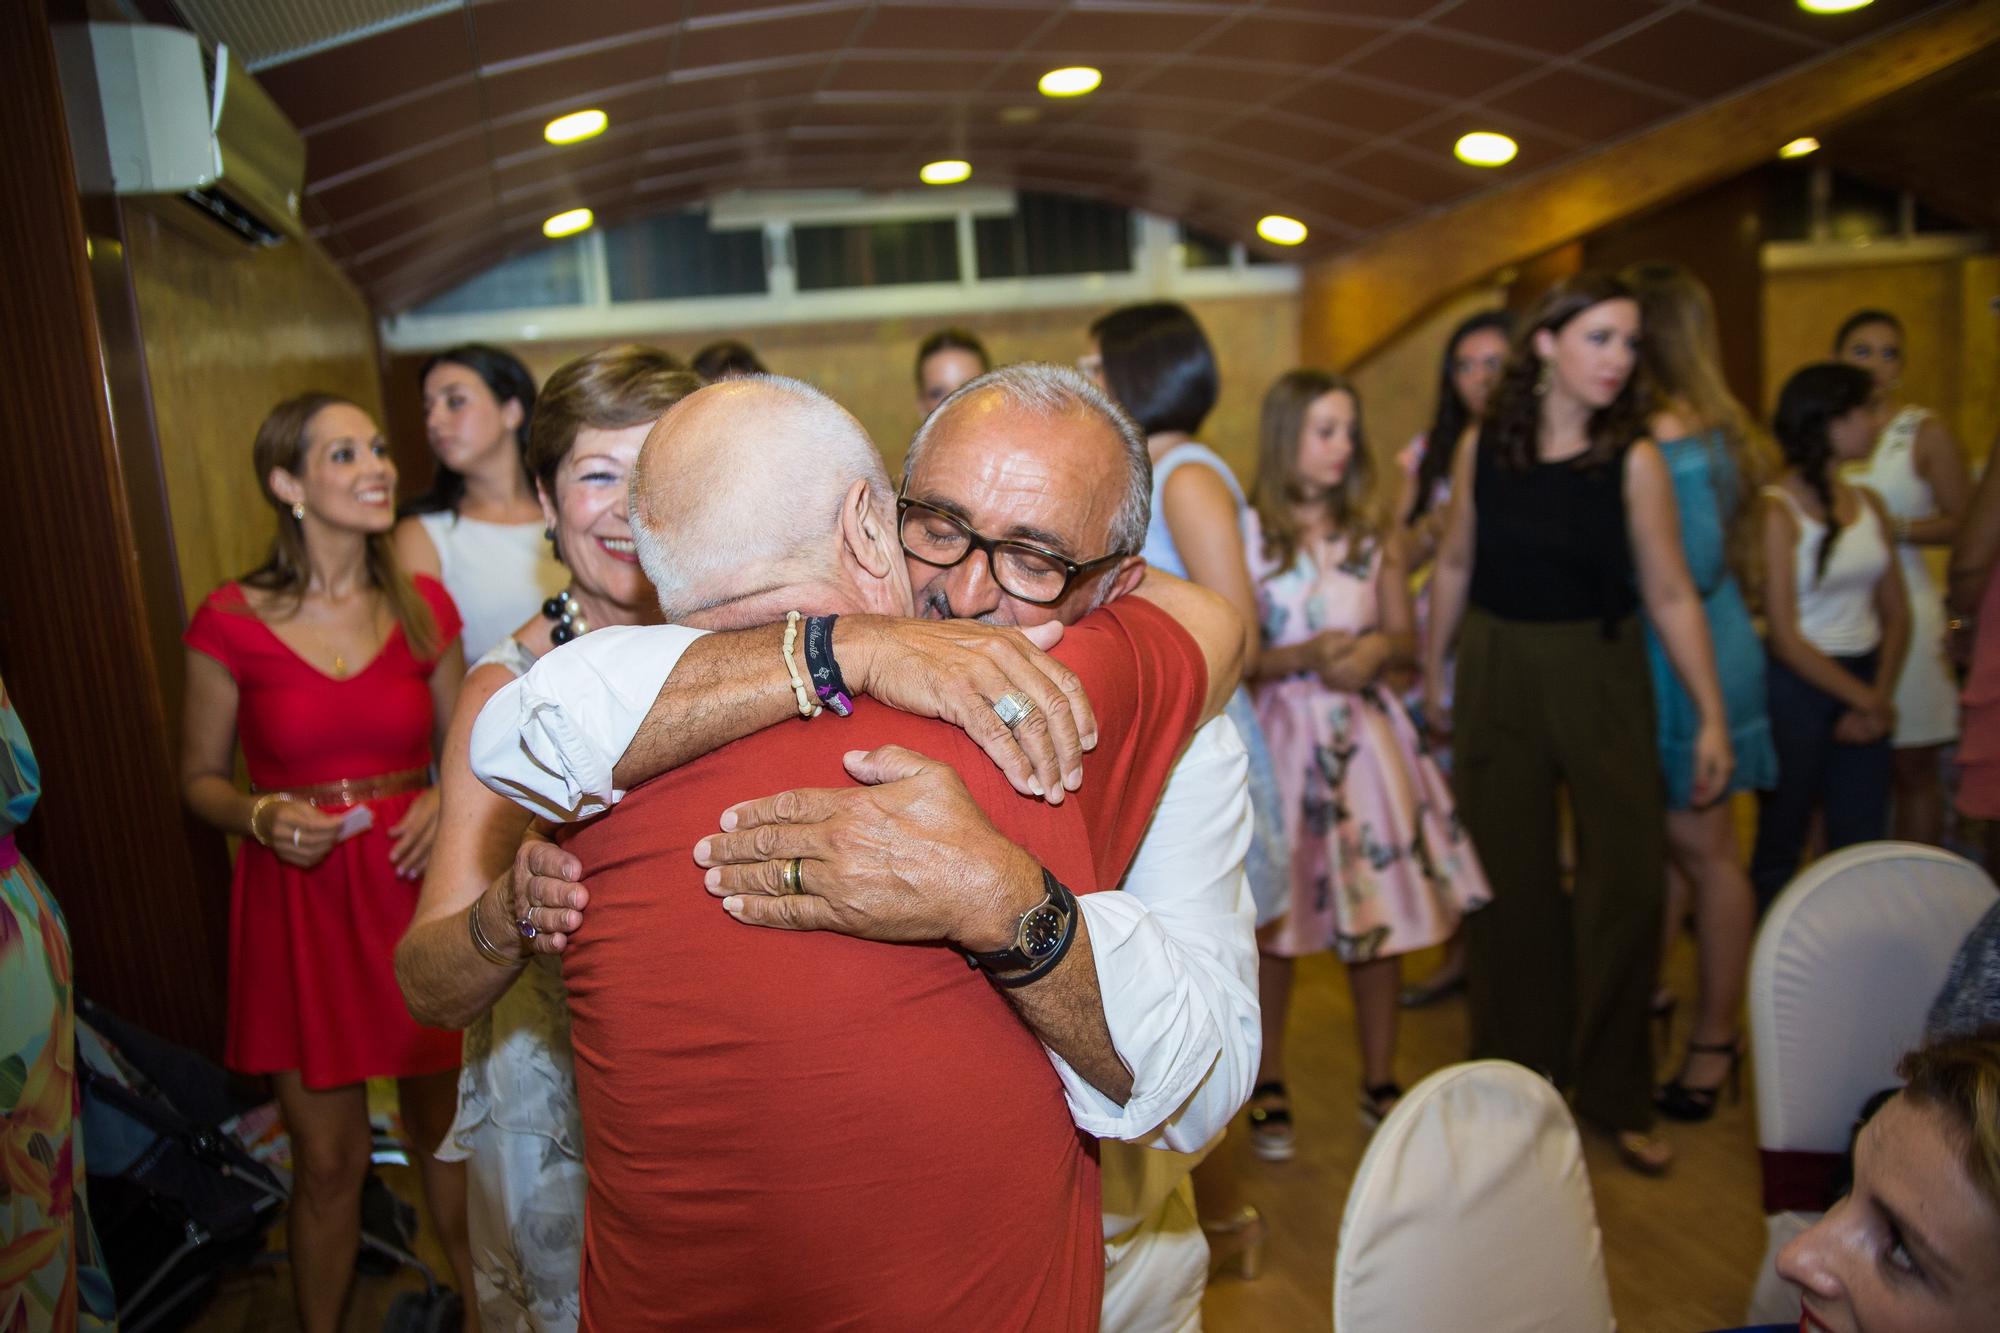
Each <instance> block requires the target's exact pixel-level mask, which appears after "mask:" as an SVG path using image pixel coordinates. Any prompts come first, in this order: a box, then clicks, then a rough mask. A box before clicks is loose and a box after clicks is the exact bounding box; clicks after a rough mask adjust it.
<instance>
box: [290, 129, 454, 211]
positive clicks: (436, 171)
mask: <svg viewBox="0 0 2000 1333" xmlns="http://www.w3.org/2000/svg"><path fill="white" fill-rule="evenodd" d="M491 170H492V169H491V167H490V166H489V165H488V163H487V160H486V152H485V149H484V148H483V147H477V148H473V147H468V146H466V145H464V144H454V143H447V144H437V145H434V146H431V147H428V148H424V149H421V150H419V151H417V152H415V153H412V154H410V155H409V156H408V157H405V158H402V159H401V160H398V161H394V162H387V163H384V164H383V165H381V166H380V167H378V168H377V169H375V170H372V171H369V172H367V173H365V174H363V175H359V176H355V177H353V178H351V179H348V180H344V181H341V182H339V183H337V184H332V185H328V184H325V183H323V182H321V181H316V180H313V181H308V182H307V184H306V193H307V194H309V195H311V196H312V197H313V198H315V199H317V200H318V201H319V204H320V206H321V207H322V208H324V209H326V210H327V212H328V213H330V214H332V215H334V216H336V217H338V216H340V215H341V214H343V213H354V212H360V211H362V210H363V209H367V208H371V207H373V206H375V205H377V204H380V203H383V202H384V201H386V200H390V199H394V198H395V197H396V196H397V195H398V194H401V193H403V192H404V191H417V190H422V189H424V188H425V187H427V186H429V185H431V184H432V183H434V182H436V181H438V180H442V179H443V178H445V177H447V176H466V175H468V174H470V173H475V172H476V173H478V175H479V176H480V177H489V176H490V173H491Z"/></svg>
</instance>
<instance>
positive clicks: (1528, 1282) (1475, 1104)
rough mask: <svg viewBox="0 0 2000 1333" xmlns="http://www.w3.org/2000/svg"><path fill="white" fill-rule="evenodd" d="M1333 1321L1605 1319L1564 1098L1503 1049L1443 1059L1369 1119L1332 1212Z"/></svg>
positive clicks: (1587, 1205)
mask: <svg viewBox="0 0 2000 1333" xmlns="http://www.w3.org/2000/svg"><path fill="white" fill-rule="evenodd" d="M1333 1324H1334V1328H1335V1330H1336V1333H1409V1331H1410V1330H1415V1329H1422V1330H1424V1331H1425V1333H1457V1331H1458V1330H1464V1331H1465V1333H1474V1331H1475V1330H1476V1331H1477V1333H1515V1331H1518V1333H1608V1330H1610V1329H1612V1328H1614V1327H1615V1326H1616V1325H1615V1321H1614V1320H1613V1319H1612V1315H1611V1291H1610V1288H1609V1286H1608V1285H1607V1283H1606V1281H1605V1277H1604V1245H1603V1237H1602V1236H1601V1235H1600V1234H1599V1232H1598V1229H1597V1208H1596V1205H1595V1204H1594V1203H1593V1201H1592V1199H1591V1193H1590V1179H1589V1177H1588V1176H1587V1175H1586V1174H1585V1172H1584V1165H1583V1145H1582V1144H1581V1143H1580V1142H1579V1141H1578V1139H1577V1133H1576V1122H1575V1121H1573V1120H1572V1119H1571V1118H1570V1114H1569V1108H1568V1107H1567V1106H1565V1105H1564V1104H1563V1100H1562V1097H1561V1096H1560V1095H1559V1094H1558V1093H1557V1092H1556V1090H1555V1089H1554V1088H1552V1087H1550V1086H1549V1084H1548V1083H1547V1082H1546V1081H1545V1080H1543V1079H1541V1078H1540V1077H1538V1076H1536V1075H1535V1074H1533V1073H1531V1072H1529V1071H1528V1070H1526V1069H1524V1068H1522V1067H1521V1066H1520V1065H1517V1064H1511V1063H1509V1062H1507V1061H1505V1060H1480V1061H1475V1062H1473V1063H1471V1064H1463V1065H1454V1066H1452V1067H1451V1068H1449V1069H1443V1070H1440V1071H1439V1072H1437V1073H1435V1074H1433V1075H1431V1076H1430V1077H1429V1078H1427V1079H1425V1080H1424V1081H1423V1082H1421V1083H1419V1084H1418V1085H1417V1086H1416V1087H1414V1088H1412V1089H1411V1090H1410V1092H1409V1095H1408V1096H1406V1097H1404V1098H1403V1100H1402V1101H1401V1102H1399V1103H1398V1104H1397V1106H1396V1109H1395V1110H1394V1111H1392V1112H1390V1113H1389V1116H1388V1118H1387V1119H1386V1120H1384V1121H1383V1122H1382V1126H1381V1128H1380V1129H1378V1130H1376V1132H1375V1138H1374V1140H1373V1142H1371V1143H1370V1144H1369V1145H1368V1152H1367V1154H1366V1155H1365V1156H1363V1157H1362V1159H1361V1167H1360V1169H1359V1171H1357V1172H1356V1174H1355V1177H1354V1186H1353V1188H1352V1190H1351V1191H1350V1192H1349V1194H1348V1196H1347V1207H1346V1210H1345V1212H1344V1213H1343V1215H1342V1217H1341V1221H1340V1249H1339V1253H1338V1254H1337V1255H1336V1257H1335V1260H1334V1271H1333Z"/></svg>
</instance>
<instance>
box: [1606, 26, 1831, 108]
mask: <svg viewBox="0 0 2000 1333" xmlns="http://www.w3.org/2000/svg"><path fill="white" fill-rule="evenodd" d="M1814 54H1815V53H1814V52H1813V51H1812V49H1811V48H1809V47H1805V46H1801V45H1800V44H1799V43H1797V42H1795V41H1792V40H1790V39H1788V38H1784V37H1777V36H1772V35H1768V34H1765V33H1761V32H1756V31H1753V30H1751V29H1748V28H1745V27H1742V26H1740V25H1738V24H1734V23H1730V22H1728V21H1726V20H1724V19H1719V18H1712V17H1710V16H1709V15H1707V14H1703V13H1699V12H1697V11H1694V10H1683V11H1682V12H1680V13H1677V14H1670V15H1668V16H1667V17H1666V18H1663V19H1661V20H1660V21H1659V22H1658V23H1655V24H1653V25H1652V26H1651V27H1649V28H1647V29H1645V30H1644V31H1642V32H1638V33H1634V34H1633V35H1632V36H1630V37H1626V38H1624V39H1622V40H1620V41H1617V42H1614V43H1612V44H1611V45H1610V46H1607V47H1605V48H1604V49H1603V50H1601V51H1597V52H1594V53H1592V55H1591V56H1590V61H1589V63H1590V64H1592V65H1595V66H1598V67H1600V68H1602V69H1608V70H1611V71H1613V72H1614V73H1618V74H1623V75H1625V76H1626V77H1627V78H1632V79H1638V80H1640V81H1641V82H1643V83H1650V84H1654V85H1656V86H1658V87H1661V88H1665V89H1668V90H1670V91H1672V92H1678V93H1685V94H1687V95H1688V96H1690V97H1699V98H1704V99H1706V98H1712V97H1720V96H1722V95H1723V94H1725V93H1727V92H1730V91H1731V90H1733V89H1735V88H1739V87H1741V86H1742V85H1744V84H1746V83H1751V82H1754V81H1756V80H1759V79H1764V78H1769V77H1770V76H1771V75H1773V74H1776V73H1778V72H1780V71H1781V70H1784V69H1786V68H1787V67H1789V66H1791V65H1793V64H1796V63H1798V62H1799V61H1801V60H1805V59H1810V58H1811V57H1812V56H1813V55H1814Z"/></svg>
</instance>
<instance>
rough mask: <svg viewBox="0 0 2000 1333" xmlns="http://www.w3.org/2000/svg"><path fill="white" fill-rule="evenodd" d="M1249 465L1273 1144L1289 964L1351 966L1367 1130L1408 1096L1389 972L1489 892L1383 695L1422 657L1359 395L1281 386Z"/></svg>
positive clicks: (1299, 376)
mask: <svg viewBox="0 0 2000 1333" xmlns="http://www.w3.org/2000/svg"><path fill="white" fill-rule="evenodd" d="M1259 449H1260V451H1259V456H1258V469H1257V483H1256V488H1255V491H1254V493H1253V495H1252V505H1253V507H1254V512H1253V513H1252V514H1251V515H1250V518H1249V522H1248V524H1247V529H1248V530H1247V532H1246V533H1245V543H1246V545H1247V547H1248V554H1249V557H1250V570H1251V574H1252V575H1253V577H1254V578H1255V580H1256V584H1257V600H1258V610H1259V613H1260V617H1261V619H1262V622H1263V626H1262V627H1263V639H1264V648H1263V651H1262V652H1261V653H1260V654H1259V655H1258V659H1257V666H1256V676H1257V688H1256V702H1257V717H1258V721H1259V722H1261V723H1262V724H1263V727H1264V735H1265V738H1266V739H1267V740H1268V741H1269V743H1270V747H1271V758H1272V763H1273V765H1274V767H1275V768H1276V770H1277V776H1278V786H1279V788H1280V789H1281V790H1282V792H1283V793H1284V797H1285V826H1286V833H1287V835H1288V840H1289V841H1290V843H1291V846H1292V885H1291V889H1292V897H1291V911H1290V913H1289V914H1288V915H1287V916H1286V917H1285V918H1284V919H1283V920H1281V921H1278V922H1275V923H1274V924H1273V925H1272V926H1271V927H1270V928H1269V929H1267V930H1266V932H1265V934H1264V954H1265V958H1264V1033H1265V1037H1264V1068H1263V1072H1262V1076H1261V1078H1260V1080H1259V1087H1258V1089H1257V1091H1256V1092H1255V1093H1253V1094H1252V1102H1253V1117H1252V1126H1253V1130H1254V1131H1255V1132H1257V1133H1259V1134H1262V1135H1263V1136H1265V1137H1266V1138H1282V1137H1286V1136H1288V1135H1289V1130H1290V1125H1289V1118H1288V1117H1287V1116H1285V1115H1284V1114H1283V1112H1284V1110H1285V1107H1284V1105H1283V1103H1284V1086H1283V1082H1282V1079H1283V1072H1282V1071H1283V1055H1284V1047H1283V1039H1284V1023H1285V1017H1286V1012H1287V1010H1288V1008H1289V1001H1290V995H1291V975H1292V968H1293V960H1295V959H1297V958H1299V957H1300V956H1302V955H1305V954H1310V953H1317V952H1319V951H1321V950H1323V949H1332V950H1333V951H1334V952H1335V953H1337V954H1339V955H1340V958H1341V961H1343V962H1344V963H1346V964H1347V975H1348V982H1349V985H1350V986H1351V987H1352V989H1353V993H1354V1011H1355V1022H1356V1026H1357V1027H1358V1029H1359V1035H1360V1040H1361V1058H1362V1096H1361V1111H1362V1116H1363V1118H1364V1119H1366V1120H1367V1121H1368V1122H1369V1123H1371V1124H1373V1123H1374V1122H1376V1121H1377V1120H1379V1119H1380V1118H1381V1116H1382V1115H1383V1114H1384V1113H1385V1112H1386V1111H1387V1110H1388V1109H1389V1107H1390V1106H1391V1105H1393V1104H1394V1103H1395V1101H1396V1099H1397V1098H1398V1097H1399V1096H1401V1095H1402V1090H1401V1088H1400V1086H1399V1085H1398V1084H1397V1081H1396V1073H1395V1048H1396V1017H1397V989H1398V986H1399V984H1400V981H1401V964H1400V962H1399V960H1400V959H1401V957H1402V955H1404V954H1406V953H1409V952H1411V951H1413V950H1417V949H1425V948H1429V947H1431V946H1433V945H1436V944H1440V943H1442V942H1443V941H1444V940H1446V939H1448V938H1449V937H1450V936H1451V934H1452V932H1453V931H1454V930H1455V929H1457V927H1458V921H1459V918H1460V916H1461V915H1463V914H1464V913H1465V912H1468V911H1470V910H1472V909H1474V908H1476V907H1479V906H1480V905H1482V904H1483V903H1485V901H1486V899H1487V888H1486V879H1485V876H1484V875H1483V874H1482V873H1481V871H1480V868H1479V861H1478V858H1477V857H1476V856H1475V855H1474V854H1473V850H1472V846H1471V844H1470V843H1469V842H1468V841H1467V840H1466V837H1465V833H1464V831H1463V830H1462V829H1461V828H1460V827H1459V824H1458V817H1457V813H1456V811H1455V810H1454V808H1453V805H1452V800H1451V793H1450V788H1449V787H1448V786H1447V785H1446V782H1445V780H1444V777H1443V776H1442V775H1441V774H1440V773H1439V772H1438V769H1437V766H1436V764H1435V763H1433V762H1432V760H1431V759H1430V757H1429V756H1428V755H1427V754H1425V753H1424V749H1423V742H1422V740H1421V739H1420V738H1419V736H1418V734H1417V730H1416V728H1415V727H1414V726H1412V725H1411V722H1410V718H1409V715H1408V714H1407V713H1406V712H1405V711H1404V708H1403V704H1402V701H1401V700H1400V699H1399V698H1397V696H1396V692H1395V690H1394V689H1393V688H1391V687H1390V685H1389V684H1388V683H1387V682H1385V681H1384V680H1383V679H1382V675H1383V671H1384V669H1385V668H1387V667H1389V666H1390V665H1392V664H1393V663H1395V662H1397V661H1404V662H1407V661H1408V659H1409V657H1410V655H1411V654H1412V653H1413V652H1414V645H1413V636H1412V630H1411V612H1410V591H1409V579H1408V577H1407V574H1406V572H1405V570H1404V567H1403V560H1402V556H1401V548H1400V544H1399V543H1398V542H1397V541H1396V540H1395V538H1394V536H1393V534H1392V533H1391V532H1387V531H1385V530H1381V529H1378V528H1377V527H1376V526H1375V524H1374V523H1373V522H1372V521H1371V517H1372V516H1371V509H1370V504H1371V498H1372V497H1371V494H1370V492H1371V485H1370V483H1371V480H1372V468H1371V467H1370V463H1369V456H1368V449H1367V446H1366V444H1365V442H1364V440H1363V438H1362V433H1361V405H1360V400H1359V399H1358V398H1357V397H1356V395H1355V392H1354V387H1353V386H1352V385H1351V384H1349V383H1348V382H1347V381H1346V380H1343V379H1340V378H1338V377H1337V376H1334V375H1330V374H1326V373H1324V372H1322V371H1316V370H1294V371H1291V372H1289V373H1287V374H1286V375H1284V376H1282V377H1281V378H1280V379H1279V380H1278V382H1277V383H1276V384H1274V385H1273V386H1272V387H1271V390H1270V392H1269V393H1267V394H1266V395H1265V396H1264V412H1263V427H1262V439H1261V443H1260V446H1259ZM1258 1109H1261V1110H1262V1112H1263V1114H1262V1115H1261V1116H1260V1115H1257V1114H1255V1112H1256V1110H1258ZM1274 1121H1275V1122H1276V1123H1275V1124H1274V1123H1273V1122H1274Z"/></svg>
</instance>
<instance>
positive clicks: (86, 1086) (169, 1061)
mask: <svg viewBox="0 0 2000 1333" xmlns="http://www.w3.org/2000/svg"><path fill="white" fill-rule="evenodd" d="M76 1036H77V1042H76V1044H77V1065H76V1067H77V1077H78V1079H79V1080H80V1082H81V1083H82V1085H83V1133H84V1151H85V1154H86V1157H87V1161H88V1165H89V1172H90V1205H91V1215H92V1221H93V1222H94V1224H95V1226H96V1230H97V1237H98V1243H99V1248H100V1249H101V1250H102V1251H103V1254H104V1258H105V1262H106V1264H107V1265H108V1267H109V1269H110V1272H111V1281H112V1286H113V1287H114V1288H115V1289H116V1290H117V1293H118V1319H119V1325H120V1327H121V1328H123V1329H124V1330H125V1333H149V1330H161V1329H171V1328H176V1327H179V1326H180V1325H181V1324H183V1323H185V1322H186V1321H187V1320H188V1319H189V1318H191V1317H192V1316H193V1315H194V1314H196V1313H197V1312H199V1310H200V1309H201V1308H202V1305H203V1304H204V1301H205V1298H206V1297H207V1296H208V1295H209V1293H210V1292H211V1291H212V1289H213V1288H214V1286H215V1284H216V1282H217V1280H218V1279H219V1278H221V1277H222V1276H223V1275H224V1274H225V1273H228V1272H231V1271H235V1270H239V1269H242V1268H246V1267H249V1266H251V1265H253V1264H256V1263H260V1262H264V1261H265V1260H266V1259H268V1258H270V1257H273V1256H269V1255H267V1254H266V1251H265V1249H264V1242H265V1235H266V1233H267V1232H268V1231H269V1229H270V1226H271V1224H272V1223H273V1222H275V1221H276V1220H277V1219H278V1216H279V1214H280V1213H281V1212H282V1211H283V1209H284V1206H285V1202H286V1200H287V1199H288V1198H289V1197H290V1191H291V1181H290V1178H289V1176H288V1175H287V1173H286V1172H285V1171H284V1169H283V1168H282V1167H281V1166H278V1165H276V1164H273V1163H270V1162H266V1161H264V1160H260V1158H259V1156H258V1155H257V1154H256V1153H254V1152H253V1151H252V1148H251V1146H250V1144H249V1143H247V1142H246V1138H247V1137H249V1135H248V1132H247V1130H246V1126H253V1125H255V1124H256V1123H257V1121H258V1115H257V1112H258V1110H259V1108H258V1107H257V1106H256V1105H255V1103H252V1102H246V1101H243V1100H241V1099H239V1098H237V1097H235V1096H233V1095H232V1094H231V1091H230V1086H229V1079H228V1076H227V1075H226V1074H224V1073H223V1071H222V1070H221V1069H219V1068H217V1067H216V1066H215V1065H213V1064H211V1063H209V1062H208V1061H207V1060H204V1059H202V1058H201V1057H200V1056H198V1055H196V1054H194V1053H193V1052H192V1051H188V1050H184V1049H182V1048H180V1047H177V1046H174V1045H172V1044H170V1043H168V1042H166V1041H163V1040H161V1039H160V1038H158V1037H155V1036H153V1035H152V1034H151V1033H149V1032H146V1031H145V1030H144V1029H142V1028H139V1027H137V1026H135V1025H133V1024H131V1023H128V1022H126V1021H125V1020H123V1019H121V1018H119V1017H117V1016H116V1015H114V1014H111V1013H108V1012H106V1011H105V1010H103V1009H101V1008H99V1007H98V1006H97V1005H95V1004H93V1003H91V1002H90V1001H89V1000H88V999H85V998H83V997H78V999H77V1024H76ZM386 1149H387V1150H388V1151H391V1152H394V1151H398V1150H397V1149H396V1145H395V1144H394V1143H393V1141H391V1142H390V1143H389V1144H388V1145H386ZM415 1237H416V1211H415V1209H413V1208H411V1207H410V1206H409V1205H408V1204H406V1203H403V1202H402V1201H400V1200H398V1199H397V1198H396V1197H395V1196H394V1195H393V1194H392V1193H390V1191H389V1188H388V1186H386V1185H384V1184H383V1183H382V1182H381V1180H380V1178H379V1177H377V1176H376V1175H375V1174H374V1173H373V1172H371V1173H369V1176H368V1181H367V1185H366V1186H365V1188H364V1189H363V1192H362V1234H361V1255H360V1258H359V1260H358V1261H357V1267H360V1268H362V1269H364V1270H367V1271H374V1272H383V1273H386V1272H393V1271H395V1270H396V1269H397V1268H398V1267H407V1268H409V1269H411V1270H413V1271H415V1272H416V1273H417V1274H419V1275H420V1276H421V1277H422V1278H423V1284H424V1285H423V1290H421V1291H410V1292H404V1293H402V1294H401V1295H399V1296H397V1297H396V1299H395V1302H394V1303H393V1304H392V1305H391V1306H390V1309H389V1317H388V1321H387V1323H386V1324H385V1326H384V1327H385V1330H386V1333H445V1331H446V1330H456V1329H457V1328H458V1327H459V1324H460V1322H461V1320H462V1318H463V1311H462V1307H461V1305H460V1303H459V1298H458V1296H457V1294H456V1293H454V1292H452V1291H451V1290H450V1289H449V1288H447V1287H443V1286H441V1285H440V1284H439V1283H438V1281H437V1279H436V1276H435V1275H434V1274H433V1273H432V1272H431V1270H430V1268H429V1267H428V1266H427V1265H425V1264H424V1263H423V1262H422V1261H421V1260H420V1259H418V1258H417V1257H416V1255H415V1254H414V1253H412V1252H411V1251H412V1247H413V1244H414V1241H415Z"/></svg>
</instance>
